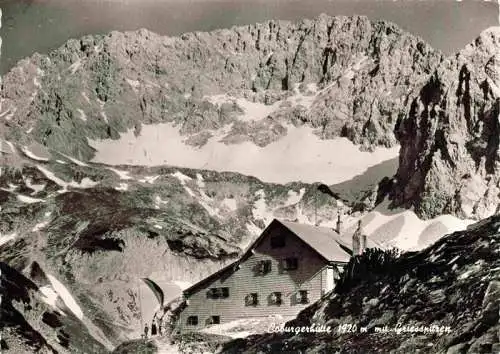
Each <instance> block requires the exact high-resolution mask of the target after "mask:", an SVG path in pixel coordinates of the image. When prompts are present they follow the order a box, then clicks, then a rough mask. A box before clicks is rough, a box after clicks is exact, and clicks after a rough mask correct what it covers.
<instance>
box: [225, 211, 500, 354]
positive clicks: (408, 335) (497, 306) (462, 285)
mask: <svg viewBox="0 0 500 354" xmlns="http://www.w3.org/2000/svg"><path fill="white" fill-rule="evenodd" d="M361 262H363V261H361ZM388 268H389V269H390V270H388V271H384V272H379V273H378V274H374V273H375V272H370V271H369V270H368V274H369V275H368V276H367V279H365V280H363V279H361V280H359V282H357V283H353V284H350V285H349V286H345V287H342V288H340V287H337V289H336V290H335V291H334V292H332V293H331V294H330V295H328V296H327V297H326V298H325V299H323V300H321V301H319V302H317V303H315V304H314V305H312V306H311V307H309V308H307V309H305V310H304V311H302V312H301V313H300V314H299V315H298V316H297V319H296V320H293V321H291V322H288V323H287V324H286V325H285V326H286V327H289V328H296V327H300V328H301V327H303V326H308V327H311V326H313V325H314V326H316V327H317V328H321V327H323V328H324V327H327V326H330V328H331V329H332V331H331V333H298V334H296V333H276V334H267V335H258V336H253V337H249V338H246V339H242V340H236V341H233V342H230V343H228V344H226V345H224V346H222V347H221V348H220V352H221V353H276V352H287V353H298V352H301V353H376V352H384V353H417V352H419V353H447V354H452V353H497V352H499V351H500V322H499V314H500V217H499V216H494V217H491V218H489V219H486V220H483V221H481V222H479V223H477V224H474V225H472V226H471V227H470V228H469V229H468V230H467V231H463V232H457V233H454V234H451V235H448V236H446V237H444V238H443V239H441V240H439V241H438V242H436V243H435V244H434V245H432V246H431V247H429V248H427V249H425V250H423V251H421V252H411V253H405V254H403V255H402V256H400V258H398V259H396V260H395V261H394V262H393V263H391V264H390V266H389V267H388ZM370 273H371V274H370ZM350 325H355V326H356V327H355V328H353V327H351V326H350ZM424 327H426V328H424ZM361 328H364V329H363V330H362V329H361ZM377 328H378V329H377ZM424 330H426V331H427V332H425V333H424V332H423V331H424ZM361 331H366V332H363V333H361ZM377 331H379V332H378V333H377ZM395 331H399V332H395ZM433 332H434V333H433Z"/></svg>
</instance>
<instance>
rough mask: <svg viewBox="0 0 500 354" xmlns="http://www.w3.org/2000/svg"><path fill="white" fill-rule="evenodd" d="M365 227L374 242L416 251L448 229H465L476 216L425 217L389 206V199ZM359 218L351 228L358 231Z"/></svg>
mask: <svg viewBox="0 0 500 354" xmlns="http://www.w3.org/2000/svg"><path fill="white" fill-rule="evenodd" d="M361 220H362V226H363V230H364V232H365V233H366V235H367V236H368V238H369V239H371V240H372V241H374V242H377V243H379V244H381V245H383V246H385V247H397V248H399V249H401V250H404V251H410V250H411V251H416V250H420V249H423V248H425V247H427V246H429V245H430V244H432V243H434V242H435V241H436V240H437V239H439V238H440V237H442V236H444V234H446V233H452V232H455V231H462V230H465V229H466V227H467V226H468V225H470V224H472V223H474V221H473V220H461V219H459V218H457V217H455V216H452V215H440V216H438V217H436V218H434V219H429V220H421V219H420V218H418V216H417V215H416V214H415V213H414V212H413V211H412V210H406V209H393V210H391V209H389V201H388V200H385V201H384V202H382V203H381V204H379V205H378V206H377V207H376V208H375V209H374V210H373V211H371V212H370V213H368V214H367V215H365V216H364V217H363V218H362V219H361ZM356 225H357V220H355V219H353V222H352V224H351V225H350V226H349V227H348V228H347V232H348V233H349V232H350V233H352V232H354V230H355V228H356Z"/></svg>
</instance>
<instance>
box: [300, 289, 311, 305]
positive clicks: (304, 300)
mask: <svg viewBox="0 0 500 354" xmlns="http://www.w3.org/2000/svg"><path fill="white" fill-rule="evenodd" d="M299 302H300V303H301V304H307V303H309V297H308V292H307V290H300V291H299Z"/></svg>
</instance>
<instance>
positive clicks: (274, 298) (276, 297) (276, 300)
mask: <svg viewBox="0 0 500 354" xmlns="http://www.w3.org/2000/svg"><path fill="white" fill-rule="evenodd" d="M271 302H272V303H273V304H274V305H281V304H282V303H283V299H282V297H281V293H280V292H279V291H276V292H274V293H272V294H271Z"/></svg>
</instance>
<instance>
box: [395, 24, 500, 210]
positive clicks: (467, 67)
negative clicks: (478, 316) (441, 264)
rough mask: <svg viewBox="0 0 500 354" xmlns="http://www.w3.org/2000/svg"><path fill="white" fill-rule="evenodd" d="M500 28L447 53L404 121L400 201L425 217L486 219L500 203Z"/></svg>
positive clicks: (400, 137) (399, 126)
mask: <svg viewBox="0 0 500 354" xmlns="http://www.w3.org/2000/svg"><path fill="white" fill-rule="evenodd" d="M499 58H500V30H499V28H498V27H496V28H491V29H488V30H486V31H484V32H483V33H482V34H481V35H480V36H479V37H478V38H477V39H476V40H475V42H474V43H471V44H470V45H468V46H467V47H466V48H465V49H464V50H462V51H460V52H459V53H458V54H457V55H455V56H453V57H450V58H448V59H447V60H445V61H444V62H443V63H442V64H441V65H440V66H439V67H438V68H437V69H436V70H435V71H434V73H433V75H432V76H431V77H430V79H429V81H428V82H427V83H426V84H425V85H424V86H423V87H422V88H421V89H420V92H419V93H418V94H417V95H416V97H414V99H413V100H412V102H411V104H410V108H409V110H408V114H407V115H406V116H405V117H404V119H402V120H401V121H400V122H399V123H398V124H397V127H396V131H395V133H396V137H397V139H398V140H399V142H400V144H401V151H400V158H399V169H398V172H397V174H396V185H395V191H394V193H393V198H394V199H393V200H394V201H395V202H396V203H397V204H399V205H402V204H403V205H406V206H414V207H415V210H416V211H417V212H418V213H419V214H420V215H421V216H424V217H433V216H435V215H439V214H443V213H452V214H455V215H458V216H461V217H465V218H477V219H479V218H484V217H488V216H491V215H492V214H494V213H496V212H497V211H498V206H499V205H500V204H499V202H500V198H499V193H500V189H499V186H500V175H499V173H498V172H499V171H498V169H499V161H500V159H499V157H500V156H499V150H498V148H499V133H500V125H499V124H500V123H499V117H500V89H499V87H500V86H499V85H500V76H499V74H500V67H499Z"/></svg>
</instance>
